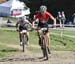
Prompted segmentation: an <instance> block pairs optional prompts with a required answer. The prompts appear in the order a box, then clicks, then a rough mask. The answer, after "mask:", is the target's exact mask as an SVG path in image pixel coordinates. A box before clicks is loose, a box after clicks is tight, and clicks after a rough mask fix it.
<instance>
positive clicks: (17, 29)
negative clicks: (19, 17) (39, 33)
mask: <svg viewBox="0 0 75 64" xmlns="http://www.w3.org/2000/svg"><path fill="white" fill-rule="evenodd" d="M18 25H19V22H17V23H16V30H18Z"/></svg>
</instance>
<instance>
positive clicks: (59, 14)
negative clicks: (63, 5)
mask: <svg viewBox="0 0 75 64" xmlns="http://www.w3.org/2000/svg"><path fill="white" fill-rule="evenodd" d="M61 17H62V15H61V12H60V11H59V12H58V15H57V20H58V21H59V23H60V27H62V23H61V22H62V20H61Z"/></svg>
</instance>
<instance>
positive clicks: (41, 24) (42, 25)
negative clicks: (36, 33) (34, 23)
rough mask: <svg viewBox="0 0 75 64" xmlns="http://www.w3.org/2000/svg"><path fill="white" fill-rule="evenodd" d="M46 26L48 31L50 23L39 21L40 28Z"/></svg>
mask: <svg viewBox="0 0 75 64" xmlns="http://www.w3.org/2000/svg"><path fill="white" fill-rule="evenodd" d="M44 27H46V28H47V32H48V31H49V29H48V23H42V22H39V23H38V29H39V28H44Z"/></svg>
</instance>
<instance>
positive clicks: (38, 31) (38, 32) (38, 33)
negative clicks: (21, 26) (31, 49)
mask: <svg viewBox="0 0 75 64" xmlns="http://www.w3.org/2000/svg"><path fill="white" fill-rule="evenodd" d="M40 31H41V30H40V29H38V30H37V35H38V39H39V45H41V37H40Z"/></svg>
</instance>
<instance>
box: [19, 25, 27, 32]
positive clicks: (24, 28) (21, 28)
mask: <svg viewBox="0 0 75 64" xmlns="http://www.w3.org/2000/svg"><path fill="white" fill-rule="evenodd" d="M19 30H20V31H22V30H27V28H26V27H24V26H19Z"/></svg>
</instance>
